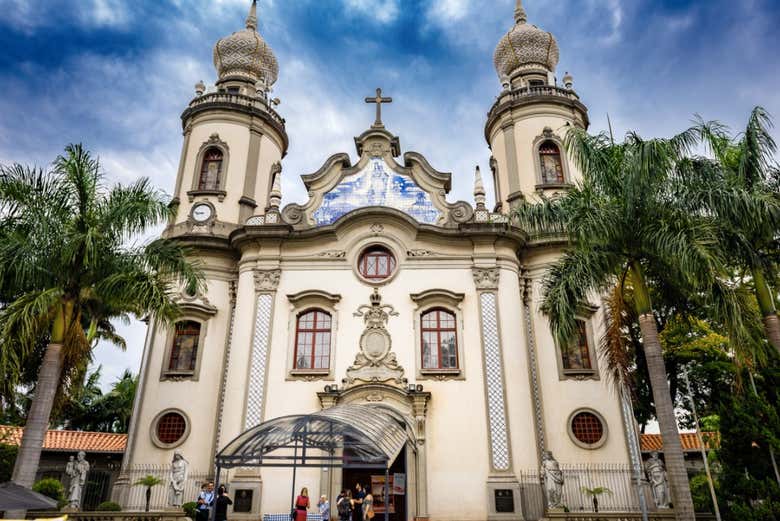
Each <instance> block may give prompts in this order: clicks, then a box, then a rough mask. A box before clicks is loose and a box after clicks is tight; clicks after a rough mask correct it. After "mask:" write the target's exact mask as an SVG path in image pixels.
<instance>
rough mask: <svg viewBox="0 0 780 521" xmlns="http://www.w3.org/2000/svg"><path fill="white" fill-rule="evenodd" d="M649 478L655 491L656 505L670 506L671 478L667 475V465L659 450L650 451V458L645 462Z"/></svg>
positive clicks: (659, 506)
mask: <svg viewBox="0 0 780 521" xmlns="http://www.w3.org/2000/svg"><path fill="white" fill-rule="evenodd" d="M645 470H646V471H647V479H648V481H650V488H651V489H652V491H653V499H654V500H655V506H656V507H658V508H669V503H670V502H671V498H670V494H669V480H668V479H667V476H666V467H664V462H663V461H661V458H659V457H658V453H657V452H652V453H650V459H648V460H647V462H646V463H645Z"/></svg>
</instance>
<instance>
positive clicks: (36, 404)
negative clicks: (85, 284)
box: [5, 301, 73, 519]
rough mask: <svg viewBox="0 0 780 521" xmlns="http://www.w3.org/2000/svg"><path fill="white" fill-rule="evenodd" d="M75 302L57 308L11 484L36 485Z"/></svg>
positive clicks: (17, 515) (13, 516) (21, 514)
mask: <svg viewBox="0 0 780 521" xmlns="http://www.w3.org/2000/svg"><path fill="white" fill-rule="evenodd" d="M72 317H73V303H72V302H69V301H66V302H63V303H62V304H60V306H58V308H57V309H56V313H55V317H54V321H53V322H52V327H51V341H50V342H49V345H48V346H46V352H45V353H44V355H43V362H42V363H41V367H40V369H38V381H37V382H36V384H35V395H34V396H33V400H32V404H30V412H29V413H28V414H27V421H26V423H25V425H24V433H23V434H22V443H21V445H20V446H19V452H18V454H17V455H16V463H15V464H14V473H13V475H12V477H11V481H14V482H16V483H17V484H19V485H22V486H23V487H27V488H30V487H32V486H33V483H35V475H36V474H37V473H38V464H39V463H40V461H41V449H42V448H43V439H44V437H45V436H46V431H47V430H48V429H49V417H50V416H51V409H52V406H53V405H54V397H55V396H56V394H57V388H58V387H59V385H60V377H61V376H62V366H63V363H64V359H63V347H64V346H63V342H64V340H65V332H66V331H67V330H68V328H69V327H70V326H71V325H72V324H71V320H72ZM5 514H6V518H7V519H24V517H25V511H23V510H22V511H15V512H6V513H5Z"/></svg>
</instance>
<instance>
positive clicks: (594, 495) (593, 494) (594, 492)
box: [582, 487, 612, 512]
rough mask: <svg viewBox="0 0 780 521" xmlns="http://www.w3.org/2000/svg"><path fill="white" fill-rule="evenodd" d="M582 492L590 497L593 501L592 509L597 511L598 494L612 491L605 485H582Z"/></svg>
mask: <svg viewBox="0 0 780 521" xmlns="http://www.w3.org/2000/svg"><path fill="white" fill-rule="evenodd" d="M582 493H583V494H585V495H586V496H588V497H590V498H591V500H592V501H593V511H594V512H598V511H599V496H601V495H603V494H610V495H611V494H612V491H611V490H610V489H608V488H607V487H594V488H588V487H582Z"/></svg>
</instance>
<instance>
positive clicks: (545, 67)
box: [485, 0, 589, 213]
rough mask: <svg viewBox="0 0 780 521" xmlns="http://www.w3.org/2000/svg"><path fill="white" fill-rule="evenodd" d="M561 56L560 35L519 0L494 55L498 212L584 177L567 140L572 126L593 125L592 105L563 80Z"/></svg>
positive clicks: (490, 126)
mask: <svg viewBox="0 0 780 521" xmlns="http://www.w3.org/2000/svg"><path fill="white" fill-rule="evenodd" d="M558 58H559V52H558V42H556V40H555V37H554V36H553V35H552V34H551V33H548V32H546V31H544V30H542V29H540V28H538V27H536V26H535V25H532V24H529V23H528V17H527V15H526V11H525V8H524V7H523V3H522V0H517V4H516V6H515V25H514V26H513V27H512V28H511V29H510V30H509V32H508V33H507V34H506V35H505V36H504V37H503V38H502V39H501V41H500V42H499V43H498V46H497V47H496V51H495V54H494V64H495V67H496V71H497V73H498V77H499V79H500V81H501V86H502V91H501V93H500V94H499V95H498V99H497V100H496V102H495V103H494V104H493V106H492V107H491V109H490V112H489V113H488V120H487V123H486V124H485V139H487V142H488V144H489V145H490V149H491V150H492V152H493V157H492V158H491V169H492V170H493V186H494V190H495V195H496V206H497V208H496V210H497V211H500V212H503V213H507V212H509V210H510V208H511V206H512V205H513V204H515V203H516V202H517V201H519V200H521V199H523V198H528V197H529V196H531V195H532V194H534V193H543V194H546V195H553V194H554V193H555V192H556V191H560V190H564V189H566V187H567V186H569V185H571V184H572V183H573V182H574V181H576V180H577V179H578V178H579V177H580V174H579V172H578V171H577V169H576V167H575V166H574V164H573V163H572V161H571V160H570V159H569V158H568V157H567V155H566V151H565V149H564V146H563V139H564V137H565V135H566V129H567V128H568V127H571V126H577V127H581V128H587V127H588V124H589V120H588V109H587V108H586V107H585V105H584V104H583V103H582V102H581V101H580V98H579V96H578V95H577V93H576V92H575V91H574V80H573V78H572V76H571V75H570V74H569V73H568V72H567V73H566V75H565V76H564V77H563V83H562V84H559V83H558V81H557V78H556V75H555V69H556V67H557V66H558Z"/></svg>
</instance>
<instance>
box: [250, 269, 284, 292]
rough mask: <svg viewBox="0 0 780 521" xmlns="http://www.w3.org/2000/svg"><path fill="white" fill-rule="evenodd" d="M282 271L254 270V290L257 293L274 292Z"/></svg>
mask: <svg viewBox="0 0 780 521" xmlns="http://www.w3.org/2000/svg"><path fill="white" fill-rule="evenodd" d="M281 276H282V270H255V289H256V290H257V291H276V288H278V287H279V279H280V278H281Z"/></svg>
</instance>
